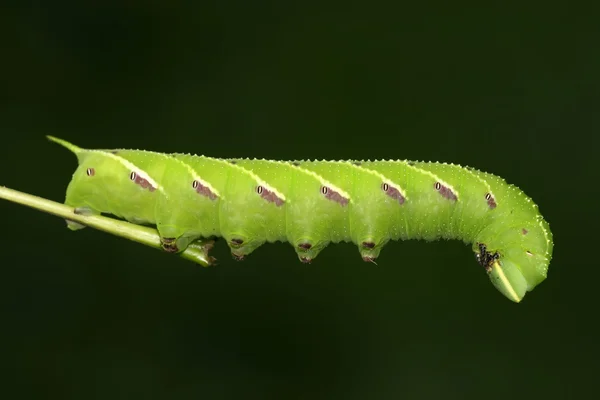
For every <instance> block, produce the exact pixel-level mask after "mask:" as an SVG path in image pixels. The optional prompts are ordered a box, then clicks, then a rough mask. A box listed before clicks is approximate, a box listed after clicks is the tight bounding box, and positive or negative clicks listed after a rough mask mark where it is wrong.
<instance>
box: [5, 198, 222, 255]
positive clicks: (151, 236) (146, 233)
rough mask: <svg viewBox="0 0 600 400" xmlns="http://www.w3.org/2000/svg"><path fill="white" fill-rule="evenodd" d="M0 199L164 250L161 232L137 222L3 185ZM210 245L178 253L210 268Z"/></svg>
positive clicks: (195, 245) (196, 244) (198, 244)
mask: <svg viewBox="0 0 600 400" xmlns="http://www.w3.org/2000/svg"><path fill="white" fill-rule="evenodd" d="M0 198H2V199H6V200H8V201H12V202H13V203H18V204H22V205H24V206H27V207H31V208H34V209H36V210H39V211H43V212H46V213H48V214H52V215H56V216H57V217H62V218H64V219H68V220H70V221H74V222H77V223H80V224H82V225H85V226H89V227H90V228H94V229H98V230H100V231H104V232H107V233H110V234H112V235H115V236H119V237H122V238H125V239H129V240H132V241H134V242H138V243H141V244H145V245H146V246H150V247H154V248H155V249H162V247H161V244H160V237H159V235H158V232H157V231H156V229H153V228H150V227H146V226H140V225H135V224H131V223H129V222H125V221H120V220H117V219H114V218H109V217H104V216H101V215H80V214H75V210H74V209H73V208H72V207H69V206H66V205H64V204H61V203H57V202H55V201H52V200H48V199H44V198H42V197H38V196H33V195H30V194H27V193H23V192H19V191H17V190H13V189H9V188H7V187H4V186H0ZM211 248H212V241H196V242H194V243H192V244H191V245H190V246H188V248H187V249H185V250H184V251H183V252H181V253H179V255H180V256H181V257H183V258H185V259H187V260H190V261H193V262H195V263H197V264H200V265H202V266H204V267H208V266H210V265H212V264H213V263H214V259H213V258H212V257H210V256H209V255H208V251H209V250H210V249H211Z"/></svg>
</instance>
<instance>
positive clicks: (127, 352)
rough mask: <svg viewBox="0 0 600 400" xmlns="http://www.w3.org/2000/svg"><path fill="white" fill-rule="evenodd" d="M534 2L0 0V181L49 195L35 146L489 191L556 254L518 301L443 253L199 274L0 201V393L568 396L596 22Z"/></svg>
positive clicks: (277, 252) (594, 339)
mask: <svg viewBox="0 0 600 400" xmlns="http://www.w3.org/2000/svg"><path fill="white" fill-rule="evenodd" d="M570 4H572V5H570V6H566V5H562V6H560V7H558V6H557V7H554V6H552V5H551V4H543V5H541V4H540V3H538V2H530V3H522V4H519V5H518V6H510V5H508V4H507V3H504V4H503V5H501V4H500V2H497V3H494V4H487V3H486V4H485V5H481V4H480V5H476V6H474V5H473V4H470V5H468V6H467V5H464V6H460V5H459V4H457V3H455V2H437V3H434V2H428V3H422V4H421V5H417V4H412V3H410V4H408V3H406V2H387V3H386V2H376V1H374V2H353V1H347V2H331V1H329V2H315V3H310V2H294V1H289V2H284V1H279V2H277V1H271V2H265V1H251V2H250V1H197V2H192V1H189V2H184V1H173V2H167V1H147V2H141V1H121V2H116V1H114V2H113V1H90V2H85V4H84V2H66V1H54V2H19V1H8V2H4V6H3V11H2V13H1V14H0V15H1V16H0V22H1V23H0V26H1V28H0V30H1V32H2V35H1V39H0V43H2V55H1V56H0V59H1V61H0V82H1V83H2V84H1V88H0V96H1V97H0V101H1V108H0V135H1V139H2V140H1V141H0V184H3V185H6V186H8V187H11V188H14V189H18V190H22V191H25V192H28V193H32V194H36V195H40V196H43V197H46V198H49V199H54V200H57V201H62V200H63V198H64V191H65V188H66V185H67V183H68V181H69V179H70V176H71V174H72V172H73V171H74V168H75V166H76V160H75V158H74V157H73V156H72V155H71V154H69V153H68V152H67V151H65V150H64V149H62V148H60V147H58V146H57V145H55V144H51V143H50V142H48V141H46V139H45V137H44V135H46V134H53V135H56V136H59V137H63V138H65V139H67V140H71V141H73V142H75V143H76V144H79V145H81V146H84V147H102V148H107V147H125V148H143V149H148V150H156V151H164V152H174V151H179V152H181V151H186V152H193V153H199V154H206V155H212V156H217V157H243V156H248V157H266V158H274V159H299V158H326V159H344V158H353V159H366V158H371V159H373V158H407V159H415V160H436V161H448V162H455V163H459V164H466V165H470V166H474V167H477V168H480V169H483V170H485V171H489V172H493V173H496V174H498V175H500V176H502V177H504V178H505V179H507V180H508V181H509V182H511V183H514V184H516V185H518V186H519V187H521V188H522V189H524V190H525V192H526V193H527V194H528V195H530V196H531V197H532V198H533V199H534V200H535V201H536V202H537V203H538V204H539V206H540V209H541V212H542V214H543V215H544V216H545V217H546V218H547V219H548V220H549V221H550V224H551V228H552V230H553V233H554V238H555V253H554V259H553V261H552V264H551V266H550V272H549V277H548V279H547V280H546V281H545V282H543V283H542V284H541V285H540V286H538V287H537V288H536V289H535V290H534V291H533V292H531V293H529V294H528V295H527V296H526V297H525V299H524V301H523V302H522V303H521V304H514V303H512V302H510V301H508V300H507V299H505V298H504V297H503V296H502V295H500V294H499V293H498V292H497V291H496V290H495V289H494V288H493V287H492V285H491V284H490V283H489V281H488V278H487V277H486V276H485V274H484V273H483V271H482V270H481V269H480V267H479V266H478V265H477V264H476V263H475V261H474V258H473V254H472V253H471V251H470V250H469V248H468V247H467V246H465V245H463V244H462V243H460V242H457V241H444V242H435V243H425V242H419V241H407V242H402V243H390V244H389V245H388V246H387V247H386V248H385V249H384V251H383V252H382V255H381V257H380V259H379V260H378V262H379V265H378V266H375V265H372V264H367V263H363V262H362V261H361V259H360V257H359V255H358V251H357V249H356V248H355V247H354V246H353V245H350V244H341V245H337V246H331V247H329V248H327V249H326V250H325V251H324V252H323V253H322V254H321V255H320V256H319V257H318V258H317V259H316V260H315V262H314V263H313V264H311V265H303V264H300V263H299V262H298V261H297V258H296V255H295V253H294V252H293V250H292V249H291V248H290V247H289V245H288V244H282V243H279V244H274V245H268V246H264V247H262V248H260V249H259V250H257V251H256V252H255V253H254V254H253V255H252V257H250V258H249V259H248V260H247V261H245V262H242V263H238V262H235V261H233V260H232V259H231V258H230V256H229V254H228V251H227V248H226V246H225V244H224V243H219V246H217V249H215V252H214V254H215V255H216V256H217V257H218V258H219V260H220V265H219V266H218V267H215V268H201V267H198V266H196V265H194V264H192V263H190V262H187V261H184V260H182V259H179V258H178V257H175V256H170V255H168V254H163V253H161V252H159V251H157V250H153V249H150V248H146V247H144V246H141V245H138V244H136V243H133V242H128V241H125V240H122V239H117V238H114V237H112V236H110V235H107V234H105V233H101V232H98V231H94V230H91V229H85V230H83V231H79V232H76V233H74V232H71V231H68V230H67V229H66V228H65V226H64V222H63V221H62V220H60V219H58V218H56V217H53V216H49V215H46V214H43V213H40V212H37V211H34V210H31V209H28V208H25V207H22V206H19V205H15V204H12V203H8V202H5V201H1V202H0V217H1V219H2V229H1V230H0V242H1V243H2V258H1V259H0V264H1V267H2V268H1V270H0V271H1V273H2V279H0V316H1V321H2V322H1V326H0V354H1V356H0V360H2V364H3V372H2V374H1V376H2V379H3V380H4V383H3V384H2V392H3V393H4V394H3V395H2V397H3V398H20V399H27V398H32V399H33V398H40V399H42V398H44V399H47V398H61V399H125V398H127V399H166V398H168V399H190V398H203V399H234V398H235V399H238V398H260V399H334V398H335V399H338V398H339V399H397V398H405V399H438V398H444V399H475V398H477V399H482V398H485V399H495V398H512V399H522V398H544V399H566V398H569V399H571V398H584V397H585V398H588V396H589V395H591V393H593V391H594V390H595V389H594V388H596V387H597V385H596V380H597V373H598V370H599V368H600V367H599V366H598V359H599V355H600V352H599V351H598V350H599V345H598V332H599V330H598V328H597V326H596V324H597V318H598V305H599V302H598V298H597V293H598V289H597V285H598V282H599V280H598V267H599V265H598V264H599V263H598V256H597V244H596V241H597V235H596V232H597V226H598V220H599V218H598V211H597V208H598V205H597V203H598V170H599V168H598V162H597V160H598V156H597V153H598V150H597V149H598V132H600V130H599V128H600V113H599V110H600V108H599V107H600V91H599V90H600V72H599V71H600V53H599V51H598V41H599V39H600V34H599V29H598V23H597V21H598V17H599V15H600V14H598V12H597V11H598V10H596V9H592V8H587V9H585V8H576V7H575V5H574V4H575V3H570Z"/></svg>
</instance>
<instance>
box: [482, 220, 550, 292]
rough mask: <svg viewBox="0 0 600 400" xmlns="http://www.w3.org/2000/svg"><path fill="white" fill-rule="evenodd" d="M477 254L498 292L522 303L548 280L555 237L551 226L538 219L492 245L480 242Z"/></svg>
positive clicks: (499, 237) (509, 231)
mask: <svg viewBox="0 0 600 400" xmlns="http://www.w3.org/2000/svg"><path fill="white" fill-rule="evenodd" d="M473 251H474V252H475V257H476V259H477V262H479V264H480V265H481V266H483V267H484V268H485V270H486V272H487V273H488V275H489V277H490V280H491V281H492V284H493V285H494V286H495V287H496V289H498V290H499V291H500V292H501V293H502V294H503V295H504V296H506V297H507V298H509V299H510V300H512V301H514V302H517V303H518V302H520V301H521V300H522V299H523V297H524V296H525V294H526V292H529V291H531V290H533V288H535V287H536V286H537V285H538V284H539V283H540V282H542V281H543V280H544V279H546V275H547V272H548V264H549V263H550V258H551V257H552V236H551V233H550V230H549V228H548V224H547V223H546V222H545V221H543V220H541V219H537V220H533V221H531V222H527V223H524V224H519V225H515V226H512V227H509V228H508V229H506V230H504V231H502V232H499V233H498V234H496V235H495V236H494V238H493V240H492V241H490V242H488V243H482V242H481V241H478V242H476V243H475V245H474V246H473Z"/></svg>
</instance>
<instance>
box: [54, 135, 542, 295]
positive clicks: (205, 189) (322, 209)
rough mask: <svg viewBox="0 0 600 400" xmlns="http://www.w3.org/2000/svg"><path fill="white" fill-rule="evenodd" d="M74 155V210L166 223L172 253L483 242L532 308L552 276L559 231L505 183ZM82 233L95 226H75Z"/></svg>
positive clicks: (486, 263)
mask: <svg viewBox="0 0 600 400" xmlns="http://www.w3.org/2000/svg"><path fill="white" fill-rule="evenodd" d="M49 139H50V140H52V141H54V142H57V143H59V144H61V145H63V146H64V147H66V148H67V149H69V150H71V151H72V152H73V153H75V155H76V156H77V158H78V160H79V167H78V168H77V170H76V171H75V173H74V174H73V178H72V180H71V182H70V184H69V186H68V188H67V195H66V201H65V204H67V205H69V206H72V207H75V208H76V209H77V210H79V211H80V212H87V213H95V214H99V213H106V214H112V215H115V216H117V217H119V218H123V219H125V220H127V221H130V222H133V223H136V224H150V225H155V226H156V228H157V230H158V232H159V234H160V237H161V242H162V246H163V249H165V250H166V251H169V252H179V251H182V250H184V249H185V248H186V247H187V246H188V244H189V243H191V242H192V241H194V240H197V239H199V238H208V237H223V238H224V239H225V240H226V241H227V243H228V245H229V247H230V249H231V253H232V255H233V257H234V258H236V259H238V260H241V259H243V258H244V257H245V256H247V255H248V254H250V253H252V251H254V250H255V249H256V248H258V247H259V246H261V245H262V244H263V243H265V242H276V241H287V242H289V243H290V244H291V245H292V246H293V247H294V249H295V250H296V253H297V254H298V257H299V259H300V260H301V261H302V262H310V261H311V260H313V259H314V258H315V257H316V256H317V255H318V254H319V253H320V252H321V251H322V250H323V248H325V247H326V246H327V245H328V244H329V243H332V242H333V243H338V242H342V241H346V242H348V241H352V242H354V243H355V244H357V246H358V250H359V252H360V255H361V256H362V258H363V260H365V261H368V262H373V261H374V260H375V259H376V258H377V257H378V256H379V253H380V251H381V249H382V247H383V246H385V244H386V243H387V242H388V241H389V240H406V239H425V240H435V239H441V238H445V239H459V240H462V241H464V242H465V243H468V244H469V243H472V244H473V245H472V248H473V251H474V253H475V257H476V260H477V261H478V262H479V264H480V265H482V266H483V267H484V269H485V271H486V272H487V274H488V275H489V277H490V280H491V282H492V283H493V285H494V286H495V287H496V288H497V289H498V290H499V291H500V292H501V293H502V294H504V295H505V296H506V297H507V298H509V299H510V300H513V301H515V302H520V301H521V300H522V299H523V297H524V296H525V293H526V292H527V291H531V290H532V289H533V288H534V287H535V286H537V285H538V284H539V283H540V282H542V281H543V280H544V279H545V278H546V275H547V271H548V264H549V263H550V259H551V257H552V248H553V242H552V234H551V232H550V228H549V225H548V223H547V222H546V221H545V220H544V219H543V218H542V216H541V215H540V213H539V212H538V208H537V206H536V205H535V204H534V203H533V202H532V201H531V199H530V198H528V197H527V196H526V195H525V194H524V193H523V192H522V191H521V190H519V189H518V188H517V187H515V186H512V185H509V184H507V183H506V182H505V181H504V180H503V179H501V178H499V177H497V176H494V175H491V174H488V173H485V172H481V171H478V170H475V169H472V168H467V167H461V166H458V165H453V164H443V163H433V162H411V161H401V160H398V161H289V162H285V161H269V160H256V159H254V160H251V159H229V160H223V159H217V158H211V157H205V156H195V155H189V154H162V153H155V152H149V151H141V150H126V149H116V150H88V149H82V148H79V147H77V146H75V145H73V144H71V143H68V142H66V141H64V140H61V139H58V138H54V137H49ZM69 227H70V228H71V229H73V230H76V229H80V228H82V227H83V226H82V225H79V224H76V223H73V222H69Z"/></svg>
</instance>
